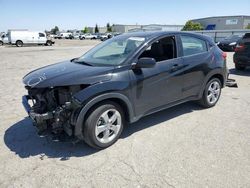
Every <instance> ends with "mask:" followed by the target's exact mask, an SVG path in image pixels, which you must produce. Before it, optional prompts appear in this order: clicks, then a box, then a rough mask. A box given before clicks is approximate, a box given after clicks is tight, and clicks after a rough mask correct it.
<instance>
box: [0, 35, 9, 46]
mask: <svg viewBox="0 0 250 188" xmlns="http://www.w3.org/2000/svg"><path fill="white" fill-rule="evenodd" d="M8 43H9V38H8V34H5V33H2V34H0V46H2V45H4V44H8Z"/></svg>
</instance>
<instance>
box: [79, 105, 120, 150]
mask: <svg viewBox="0 0 250 188" xmlns="http://www.w3.org/2000/svg"><path fill="white" fill-rule="evenodd" d="M124 123H125V119H124V112H123V110H122V108H121V107H120V106H119V105H118V104H116V103H114V102H112V101H106V102H104V103H100V104H99V105H97V106H95V107H94V108H92V110H90V112H89V113H88V116H87V119H86V121H85V123H84V127H83V135H84V140H85V142H86V143H87V144H88V145H89V146H91V147H94V148H97V149H104V148H107V147H109V146H111V145H112V144H114V143H115V142H116V141H117V140H118V138H119V137H120V135H121V133H122V130H123V127H124Z"/></svg>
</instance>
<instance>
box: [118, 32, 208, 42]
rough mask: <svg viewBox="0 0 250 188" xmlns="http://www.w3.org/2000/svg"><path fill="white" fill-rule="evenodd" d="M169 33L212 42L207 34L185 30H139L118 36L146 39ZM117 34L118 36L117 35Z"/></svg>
mask: <svg viewBox="0 0 250 188" xmlns="http://www.w3.org/2000/svg"><path fill="white" fill-rule="evenodd" d="M171 34H173V35H174V34H188V35H191V36H196V37H199V38H203V39H205V40H208V41H209V42H213V39H212V38H211V37H209V36H207V35H202V34H199V33H194V32H186V31H141V32H131V33H124V34H122V35H119V36H121V37H122V36H126V37H145V38H147V39H148V40H149V39H152V38H157V37H160V36H164V35H171ZM119 36H118V37H119Z"/></svg>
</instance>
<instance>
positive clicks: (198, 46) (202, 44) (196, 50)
mask: <svg viewBox="0 0 250 188" xmlns="http://www.w3.org/2000/svg"><path fill="white" fill-rule="evenodd" d="M180 37H181V42H182V48H183V55H184V56H190V55H195V54H200V53H203V52H207V51H208V49H207V43H206V41H205V40H202V39H199V38H196V37H191V36H186V35H181V36H180Z"/></svg>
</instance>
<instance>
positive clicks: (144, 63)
mask: <svg viewBox="0 0 250 188" xmlns="http://www.w3.org/2000/svg"><path fill="white" fill-rule="evenodd" d="M155 64H156V61H155V59H154V58H149V57H143V58H140V59H139V60H138V62H137V63H136V64H135V68H151V67H154V66H155Z"/></svg>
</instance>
